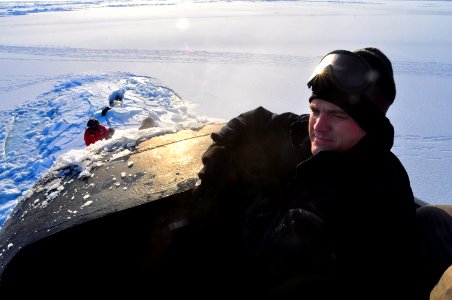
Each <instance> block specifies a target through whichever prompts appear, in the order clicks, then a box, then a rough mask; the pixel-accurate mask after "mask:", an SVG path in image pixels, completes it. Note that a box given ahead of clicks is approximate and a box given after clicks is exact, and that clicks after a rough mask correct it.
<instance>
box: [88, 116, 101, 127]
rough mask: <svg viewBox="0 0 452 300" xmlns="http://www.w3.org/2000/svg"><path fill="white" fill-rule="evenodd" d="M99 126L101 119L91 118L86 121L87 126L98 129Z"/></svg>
mask: <svg viewBox="0 0 452 300" xmlns="http://www.w3.org/2000/svg"><path fill="white" fill-rule="evenodd" d="M97 126H99V121H98V120H97V119H95V118H90V119H89V120H88V122H87V123H86V127H88V128H92V129H96V128H97Z"/></svg>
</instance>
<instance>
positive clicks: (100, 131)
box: [85, 118, 111, 146]
mask: <svg viewBox="0 0 452 300" xmlns="http://www.w3.org/2000/svg"><path fill="white" fill-rule="evenodd" d="M86 126H87V128H86V130H85V143H86V146H89V145H91V144H94V143H95V142H97V141H100V140H103V139H109V138H110V137H111V135H110V132H109V130H108V129H107V128H106V127H105V126H102V125H100V123H99V121H98V120H97V119H94V118H90V119H89V120H88V123H86Z"/></svg>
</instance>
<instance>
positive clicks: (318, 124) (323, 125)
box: [314, 113, 330, 131]
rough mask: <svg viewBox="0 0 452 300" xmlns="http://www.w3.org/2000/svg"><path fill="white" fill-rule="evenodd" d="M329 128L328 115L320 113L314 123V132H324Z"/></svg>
mask: <svg viewBox="0 0 452 300" xmlns="http://www.w3.org/2000/svg"><path fill="white" fill-rule="evenodd" d="M329 128H330V121H329V118H328V115H326V114H324V113H320V114H319V115H318V117H317V119H316V121H315V123H314V130H316V131H326V130H328V129H329Z"/></svg>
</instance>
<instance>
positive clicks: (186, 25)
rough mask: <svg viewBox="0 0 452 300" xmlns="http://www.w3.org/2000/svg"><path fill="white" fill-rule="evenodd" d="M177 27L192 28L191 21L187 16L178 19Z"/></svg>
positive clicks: (180, 28) (182, 28)
mask: <svg viewBox="0 0 452 300" xmlns="http://www.w3.org/2000/svg"><path fill="white" fill-rule="evenodd" d="M176 28H177V29H179V30H187V29H189V28H190V21H189V20H188V19H187V18H180V19H177V21H176Z"/></svg>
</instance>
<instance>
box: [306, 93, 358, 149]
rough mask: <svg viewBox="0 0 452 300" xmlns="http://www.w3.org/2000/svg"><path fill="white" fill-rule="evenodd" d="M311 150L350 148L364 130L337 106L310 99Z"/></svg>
mask: <svg viewBox="0 0 452 300" xmlns="http://www.w3.org/2000/svg"><path fill="white" fill-rule="evenodd" d="M310 107H311V114H310V116H309V138H310V140H311V152H312V154H313V155H316V154H317V153H319V152H320V151H337V152H344V151H347V150H350V149H351V148H352V147H353V146H354V145H355V144H356V143H357V142H358V141H359V140H361V138H363V137H364V136H365V135H366V132H365V131H364V130H363V129H362V128H361V127H359V125H358V124H357V123H356V122H355V120H353V119H352V117H350V116H349V115H348V114H347V113H346V112H345V111H344V110H343V109H341V108H340V107H339V106H337V105H335V104H333V103H331V102H328V101H325V100H321V99H313V100H312V101H311V105H310Z"/></svg>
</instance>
